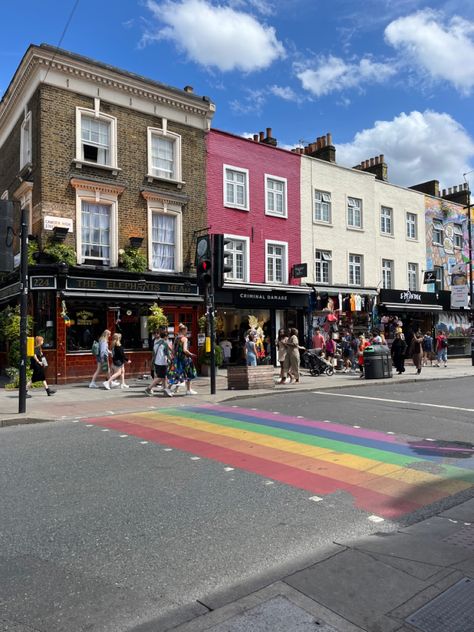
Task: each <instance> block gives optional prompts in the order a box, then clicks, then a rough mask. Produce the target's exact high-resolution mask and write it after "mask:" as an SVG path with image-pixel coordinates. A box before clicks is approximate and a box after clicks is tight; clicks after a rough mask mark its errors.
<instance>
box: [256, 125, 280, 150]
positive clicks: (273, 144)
mask: <svg viewBox="0 0 474 632" xmlns="http://www.w3.org/2000/svg"><path fill="white" fill-rule="evenodd" d="M262 136H263V132H260V142H261V143H265V145H270V146H271V147H276V146H277V144H278V142H277V139H276V138H273V136H272V128H271V127H267V135H266V137H265V138H262Z"/></svg>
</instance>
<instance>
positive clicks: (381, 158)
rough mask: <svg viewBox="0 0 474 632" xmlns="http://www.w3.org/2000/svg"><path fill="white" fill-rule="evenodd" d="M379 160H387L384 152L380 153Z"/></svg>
mask: <svg viewBox="0 0 474 632" xmlns="http://www.w3.org/2000/svg"><path fill="white" fill-rule="evenodd" d="M379 160H380V162H381V163H382V162H385V156H384V155H383V154H380V156H379Z"/></svg>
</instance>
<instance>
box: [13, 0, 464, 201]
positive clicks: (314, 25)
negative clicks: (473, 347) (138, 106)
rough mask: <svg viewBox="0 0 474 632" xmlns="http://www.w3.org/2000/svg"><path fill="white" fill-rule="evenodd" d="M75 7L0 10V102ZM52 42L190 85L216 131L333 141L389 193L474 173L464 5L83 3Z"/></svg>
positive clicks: (341, 157) (385, 0)
mask: <svg viewBox="0 0 474 632" xmlns="http://www.w3.org/2000/svg"><path fill="white" fill-rule="evenodd" d="M75 1H76V0H63V1H62V2H58V1H57V0H55V1H53V0H42V1H41V2H39V0H23V2H21V3H14V2H6V3H4V6H2V18H3V20H2V21H3V24H11V25H17V26H16V27H13V28H6V29H4V30H3V33H2V39H1V42H0V92H1V93H2V94H3V92H4V91H5V89H6V87H7V85H8V83H9V80H10V78H11V76H12V75H13V72H14V71H15V69H16V67H17V65H18V63H19V61H20V59H21V57H22V55H23V53H24V52H25V50H26V48H27V47H28V45H29V44H30V43H36V44H39V43H41V42H47V43H49V44H52V45H57V44H58V42H59V39H60V37H61V34H62V32H63V29H64V27H65V24H66V21H67V19H68V17H69V15H70V13H71V10H72V8H73V6H74V4H75ZM26 17H27V18H28V19H26ZM61 46H62V48H66V49H68V50H71V51H74V52H77V53H81V54H83V55H88V56H90V57H92V58H95V59H97V60H100V61H104V62H107V63H110V64H113V65H115V66H118V67H120V68H124V69H126V70H130V71H134V72H137V73H140V74H143V75H145V76H147V77H150V78H152V79H155V80H158V81H162V82H164V83H167V84H170V85H174V86H177V87H180V88H182V87H184V86H185V85H187V84H190V85H192V86H193V87H194V90H195V92H197V93H198V94H201V95H208V96H210V97H211V98H212V100H213V101H214V102H215V103H216V106H217V112H216V115H215V118H214V123H213V124H214V127H218V128H220V129H225V130H228V131H230V132H234V133H236V134H253V133H257V132H259V131H260V130H265V128H266V127H271V128H272V129H273V135H274V136H275V137H276V138H277V139H278V141H279V144H280V145H281V146H284V147H293V146H295V145H297V144H298V143H299V142H300V141H304V142H305V143H306V142H314V140H315V139H316V137H318V136H322V135H323V134H326V133H327V132H331V133H332V135H333V141H334V143H335V144H336V147H337V161H338V162H340V163H341V164H344V165H347V166H353V165H355V164H357V163H359V162H360V161H361V160H365V159H367V158H370V157H372V156H376V155H379V154H384V155H385V157H386V161H387V162H388V166H389V179H390V180H391V181H392V182H395V183H397V184H402V185H410V184H415V183H418V182H421V181H423V180H428V179H438V180H440V182H441V185H442V186H452V185H456V184H459V183H461V182H462V180H463V173H465V172H467V171H470V170H471V169H474V117H473V96H474V2H466V0H437V1H435V0H433V1H432V2H425V1H422V0H364V2H355V1H353V0H167V1H163V0H139V1H137V0H114V1H113V2H111V1H109V2H105V1H102V2H101V1H100V0H95V1H94V2H93V1H92V0H79V2H78V4H77V7H76V9H75V12H74V14H73V17H72V20H71V22H70V25H69V27H68V29H67V32H66V34H65V37H64V39H63V42H62V45H61ZM468 179H469V180H470V183H471V188H474V173H471V174H470V175H469V176H468Z"/></svg>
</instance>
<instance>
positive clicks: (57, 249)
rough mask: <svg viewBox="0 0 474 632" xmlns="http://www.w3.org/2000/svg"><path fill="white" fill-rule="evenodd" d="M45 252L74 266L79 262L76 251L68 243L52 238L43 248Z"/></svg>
mask: <svg viewBox="0 0 474 632" xmlns="http://www.w3.org/2000/svg"><path fill="white" fill-rule="evenodd" d="M43 252H44V253H45V254H47V255H49V256H50V257H51V258H52V259H54V261H57V262H58V263H65V264H66V265H68V266H74V265H76V263H77V256H76V251H75V250H74V248H73V247H72V246H68V245H66V244H62V243H57V242H55V241H52V240H50V241H48V243H47V244H46V246H45V247H44V248H43Z"/></svg>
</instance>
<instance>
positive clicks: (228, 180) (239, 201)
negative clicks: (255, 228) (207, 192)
mask: <svg viewBox="0 0 474 632" xmlns="http://www.w3.org/2000/svg"><path fill="white" fill-rule="evenodd" d="M248 176H249V172H248V170H247V169H238V168H236V167H228V166H226V165H224V205H225V206H232V207H234V208H240V209H242V210H244V211H248V210H249V202H248Z"/></svg>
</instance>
